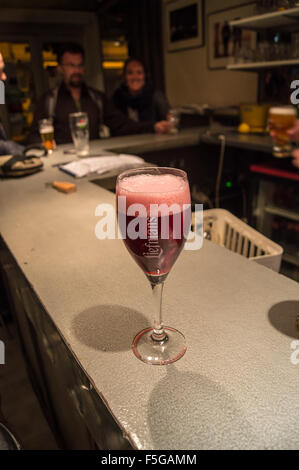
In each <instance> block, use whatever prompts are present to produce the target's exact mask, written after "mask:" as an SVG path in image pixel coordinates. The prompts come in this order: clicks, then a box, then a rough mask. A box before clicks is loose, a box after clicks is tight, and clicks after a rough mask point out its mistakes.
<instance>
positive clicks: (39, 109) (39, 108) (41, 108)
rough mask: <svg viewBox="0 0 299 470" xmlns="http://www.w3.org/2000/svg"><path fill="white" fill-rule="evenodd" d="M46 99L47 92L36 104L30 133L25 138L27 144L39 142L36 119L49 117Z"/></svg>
mask: <svg viewBox="0 0 299 470" xmlns="http://www.w3.org/2000/svg"><path fill="white" fill-rule="evenodd" d="M48 99H49V97H48V93H45V94H44V95H43V96H42V97H41V98H40V99H39V101H38V102H37V104H36V108H35V111H34V118H33V122H32V125H31V129H30V133H29V136H28V138H27V139H26V143H27V144H36V143H40V142H41V137H40V133H39V128H38V121H39V120H40V119H44V118H47V117H49V116H48V110H47V102H48Z"/></svg>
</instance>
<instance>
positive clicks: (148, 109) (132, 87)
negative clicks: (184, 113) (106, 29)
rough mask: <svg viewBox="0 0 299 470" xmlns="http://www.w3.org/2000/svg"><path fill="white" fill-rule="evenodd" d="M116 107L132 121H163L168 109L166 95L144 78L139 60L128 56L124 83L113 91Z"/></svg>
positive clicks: (165, 118) (142, 67)
mask: <svg viewBox="0 0 299 470" xmlns="http://www.w3.org/2000/svg"><path fill="white" fill-rule="evenodd" d="M113 102H114V105H115V106H116V108H118V109H119V110H120V111H122V112H123V113H124V114H125V115H126V116H128V117H129V118H130V119H133V120H134V121H139V122H145V121H153V122H158V121H165V120H167V114H168V111H169V104H168V101H167V99H166V97H165V96H164V95H163V93H162V92H161V91H159V90H155V89H154V87H153V86H152V84H151V83H150V82H148V81H147V79H146V72H145V67H144V64H143V62H142V61H141V60H139V59H135V58H130V59H128V60H127V61H126V63H125V66H124V83H123V84H122V85H121V86H120V87H119V88H118V89H117V90H116V91H115V93H114V95H113Z"/></svg>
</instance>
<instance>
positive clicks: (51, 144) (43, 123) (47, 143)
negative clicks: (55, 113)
mask: <svg viewBox="0 0 299 470" xmlns="http://www.w3.org/2000/svg"><path fill="white" fill-rule="evenodd" d="M38 125H39V132H40V136H41V139H42V144H43V145H44V147H46V149H47V150H48V152H49V153H52V152H53V150H54V149H55V148H56V144H55V140H54V126H53V119H52V118H47V119H41V120H40V121H39V123H38Z"/></svg>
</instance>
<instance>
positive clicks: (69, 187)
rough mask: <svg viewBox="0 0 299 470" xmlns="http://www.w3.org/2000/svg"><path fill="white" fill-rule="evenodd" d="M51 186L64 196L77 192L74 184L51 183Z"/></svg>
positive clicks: (63, 182)
mask: <svg viewBox="0 0 299 470" xmlns="http://www.w3.org/2000/svg"><path fill="white" fill-rule="evenodd" d="M52 186H53V188H55V189H57V190H58V191H61V192H62V193H66V194H69V193H74V192H75V191H77V186H76V185H75V184H74V183H68V182H65V181H53V183H52Z"/></svg>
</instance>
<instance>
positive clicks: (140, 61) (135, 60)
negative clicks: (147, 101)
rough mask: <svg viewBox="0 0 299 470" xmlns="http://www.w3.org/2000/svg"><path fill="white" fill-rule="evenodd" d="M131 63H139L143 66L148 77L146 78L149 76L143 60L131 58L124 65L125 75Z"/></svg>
mask: <svg viewBox="0 0 299 470" xmlns="http://www.w3.org/2000/svg"><path fill="white" fill-rule="evenodd" d="M131 62H138V63H139V64H140V65H142V67H143V70H144V74H145V76H146V77H147V76H148V73H147V70H146V66H145V63H144V62H143V60H142V59H139V57H129V58H128V59H127V60H126V61H125V65H124V69H123V74H124V75H126V72H127V68H128V65H129V64H130V63H131Z"/></svg>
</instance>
